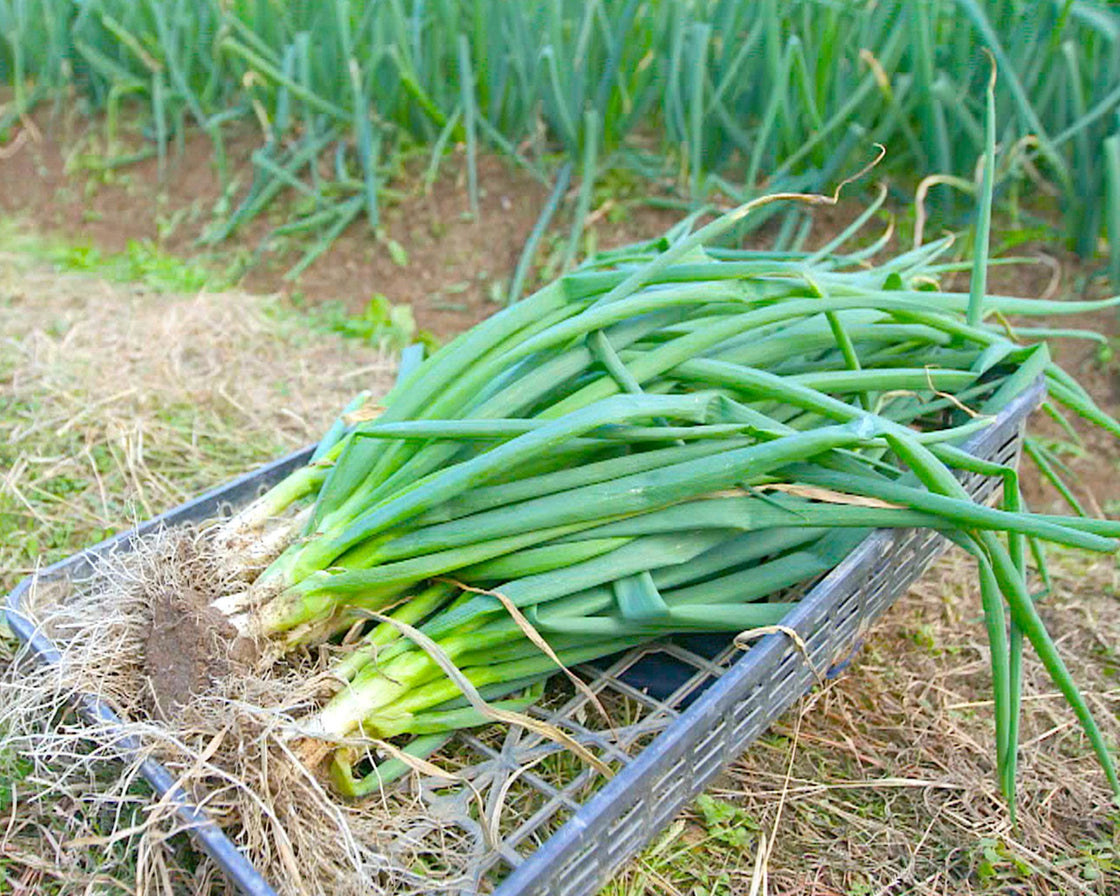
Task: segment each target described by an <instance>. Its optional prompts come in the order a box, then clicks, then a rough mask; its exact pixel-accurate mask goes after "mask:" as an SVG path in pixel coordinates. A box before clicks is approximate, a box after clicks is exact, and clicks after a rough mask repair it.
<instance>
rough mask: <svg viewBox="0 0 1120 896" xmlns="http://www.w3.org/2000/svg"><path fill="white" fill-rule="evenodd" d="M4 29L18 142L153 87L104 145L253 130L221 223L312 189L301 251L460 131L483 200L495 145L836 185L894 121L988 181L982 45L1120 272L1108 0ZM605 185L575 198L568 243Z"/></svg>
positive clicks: (1018, 124)
mask: <svg viewBox="0 0 1120 896" xmlns="http://www.w3.org/2000/svg"><path fill="white" fill-rule="evenodd" d="M0 33H3V34H4V40H3V41H0V82H6V83H7V84H9V85H10V88H11V102H9V103H7V104H6V106H4V107H3V108H0V140H3V138H4V134H5V133H7V134H9V135H11V134H14V133H15V129H16V128H18V121H19V117H20V116H21V115H22V114H23V113H24V112H26V111H27V110H28V109H31V108H33V107H34V106H35V105H37V104H41V103H43V102H45V101H47V100H51V99H56V98H64V97H66V96H71V97H74V98H76V99H78V100H79V101H80V102H81V103H82V104H83V106H84V107H85V108H86V109H88V110H90V111H98V112H101V113H103V114H104V120H105V129H106V131H107V132H108V134H109V135H110V136H111V137H114V136H115V135H117V134H118V132H119V131H120V128H121V120H122V110H123V109H126V108H136V107H139V108H141V109H144V110H146V115H145V116H144V127H143V132H144V139H143V141H142V145H140V146H135V145H134V146H121V148H120V150H119V159H114V158H107V159H106V160H104V161H105V164H107V165H110V166H115V165H116V164H117V163H118V162H119V163H122V164H123V163H126V162H127V161H128V160H129V159H132V158H135V157H137V156H138V155H142V156H151V155H155V156H156V157H157V159H158V160H159V167H160V170H161V171H163V170H165V168H166V163H167V159H168V158H169V157H170V156H171V155H173V154H174V153H175V151H176V148H177V146H179V145H181V141H182V140H183V138H184V135H185V133H186V131H187V130H188V129H194V130H197V131H201V132H204V133H206V134H208V135H209V137H210V139H211V140H212V142H213V148H214V164H215V166H216V167H217V169H218V171H219V174H220V175H221V178H222V181H223V183H224V184H226V185H229V184H230V183H231V182H232V174H231V165H230V162H229V144H230V140H231V138H232V137H233V136H234V135H236V134H240V135H244V134H245V133H246V132H255V133H256V134H257V143H258V148H257V149H256V151H255V152H254V153H253V179H252V183H251V184H250V185H249V186H248V187H247V188H245V189H242V190H240V191H238V200H239V204H238V205H237V206H236V207H235V208H233V209H232V211H231V213H230V214H229V216H228V217H224V219H223V221H222V222H221V223H220V225H219V226H217V227H215V228H214V229H212V230H211V231H210V232H209V234H208V235H207V239H208V240H210V241H220V240H222V239H225V238H226V237H228V236H230V235H231V234H233V233H235V232H237V230H238V229H239V228H240V227H242V226H243V225H244V224H246V223H247V222H249V221H250V220H252V219H253V218H255V217H256V216H258V215H259V214H260V213H261V212H262V211H263V210H264V209H266V208H267V207H268V206H269V205H270V204H271V203H272V202H273V201H274V200H275V198H276V197H277V196H278V195H279V194H280V193H282V192H292V191H294V192H295V193H297V194H300V196H301V197H302V198H303V199H305V200H306V201H307V202H306V209H305V212H304V214H303V215H302V216H300V217H297V218H296V219H294V220H290V221H287V222H285V223H283V224H281V225H279V226H280V228H281V229H282V230H283V232H284V233H288V234H291V233H297V232H298V233H305V234H309V235H311V236H312V237H313V240H312V244H311V246H310V249H309V251H308V259H313V258H314V257H315V256H316V255H317V254H318V253H319V252H321V251H322V249H323V248H325V247H326V246H328V245H329V244H330V242H331V241H332V240H333V239H334V237H335V236H336V235H337V234H338V233H340V232H341V231H342V230H343V229H344V228H346V227H347V226H349V225H350V224H351V223H353V222H354V221H357V220H360V219H363V218H364V219H365V220H366V222H367V223H368V225H369V226H370V227H371V228H374V229H376V228H377V226H378V222H379V214H380V211H379V196H380V195H381V193H382V191H383V189H384V186H385V182H386V180H387V178H389V177H390V176H391V175H392V173H393V171H394V170H395V161H394V160H395V159H396V158H397V157H398V156H399V154H400V153H401V152H402V151H409V152H417V151H419V152H424V153H431V154H432V155H433V165H434V164H436V163H438V156H439V155H440V154H442V153H443V152H444V151H445V150H446V149H447V147H448V146H449V145H452V144H460V145H462V146H464V147H465V148H466V153H467V159H468V169H469V170H468V186H469V191H470V194H471V197H472V208H474V207H476V205H477V189H478V188H477V177H476V172H475V159H476V155H477V151H478V149H479V147H482V146H485V147H489V148H491V149H495V150H498V151H500V152H505V153H508V154H510V155H511V156H513V157H514V158H515V159H516V160H517V161H518V162H519V163H520V164H522V165H523V166H524V167H526V168H527V169H529V170H530V171H531V172H532V173H533V174H534V175H535V176H536V177H538V178H539V179H541V180H542V181H544V182H546V183H548V184H550V185H551V184H552V183H553V182H554V181H555V180H556V179H557V177H558V175H557V170H558V169H557V161H556V160H557V159H560V160H561V161H563V160H567V161H568V162H570V164H571V166H572V170H573V171H574V173H575V175H576V177H577V178H578V179H579V181H580V182H581V183H583V184H593V183H594V182H595V181H597V180H599V179H601V178H602V177H604V176H606V175H607V174H608V173H609V172H611V171H615V170H619V169H622V170H625V171H628V172H632V173H635V174H637V175H638V176H639V177H640V178H642V179H643V180H645V181H646V182H647V183H649V182H650V181H656V182H657V183H659V184H661V185H664V184H666V183H668V184H673V185H675V188H676V192H677V193H678V194H679V195H681V196H683V197H684V198H686V199H687V200H689V201H690V202H692V203H702V202H703V201H704V200H706V199H708V198H710V197H713V196H715V195H718V194H722V195H729V196H731V197H733V198H734V199H739V200H741V199H744V198H749V197H751V196H753V195H757V194H758V193H759V192H760V191H761V190H763V189H764V188H765V189H770V190H773V189H783V188H802V189H809V190H814V189H816V190H820V189H823V188H825V187H826V186H830V185H831V184H833V183H834V182H835V181H836V180H837V179H839V178H840V177H842V176H843V175H844V174H847V173H850V172H851V171H853V170H856V169H858V168H860V167H861V166H862V165H863V164H864V163H865V162H866V161H867V160H868V158H869V157H870V156H871V154H872V149H871V145H872V143H873V142H876V141H878V142H880V143H883V144H884V145H885V146H887V147H888V150H889V153H888V157H887V160H886V162H885V163H884V167H883V169H882V170H883V172H884V173H886V174H889V175H892V176H894V177H896V178H897V180H898V181H899V183H900V185H901V187H902V188H903V189H904V190H908V189H909V188H910V187H911V186H912V185H913V180H914V178H915V177H916V176H918V175H920V174H926V173H937V174H952V175H957V176H959V177H964V178H965V179H967V180H971V179H972V176H973V173H974V171H975V170H976V166H977V162H978V160H979V159H980V157H981V156H982V154H983V153H984V151H985V135H984V125H983V122H984V86H985V84H986V81H987V78H988V73H989V62H988V58H987V57H986V56H985V53H984V51H988V52H989V53H990V54H992V57H994V59H995V61H996V63H997V65H998V69H999V80H998V83H997V88H996V95H995V111H996V120H998V121H999V122H1001V123H1003V124H1002V126H1001V128H1000V129H999V131H998V132H997V133H996V135H995V138H996V142H997V144H998V147H999V153H1000V160H1001V164H1000V166H999V169H998V170H999V172H1000V173H1001V175H1002V180H1003V181H1004V183H1005V184H1007V185H1009V190H1010V192H1011V193H1012V194H1014V193H1016V192H1017V191H1020V190H1026V191H1033V190H1035V188H1034V186H1033V184H1032V183H1031V181H1030V180H1029V179H1027V178H1028V176H1032V177H1033V176H1035V173H1036V172H1040V173H1041V175H1042V176H1043V177H1045V178H1046V179H1048V180H1050V181H1052V182H1053V183H1054V184H1055V186H1056V188H1057V190H1058V193H1059V196H1060V200H1059V207H1060V208H1061V210H1062V213H1063V215H1064V218H1065V233H1066V236H1067V238H1068V240H1069V242H1070V243H1071V244H1072V245H1074V246H1075V247H1076V248H1077V249H1078V250H1079V251H1080V252H1081V253H1082V254H1090V253H1092V252H1093V251H1094V250H1095V247H1096V245H1097V241H1098V238H1099V236H1100V235H1101V233H1102V232H1103V231H1105V230H1107V232H1108V233H1109V236H1110V239H1111V240H1112V251H1113V261H1112V272H1113V275H1114V276H1116V275H1117V271H1120V248H1118V247H1117V243H1118V241H1117V239H1116V234H1115V231H1116V227H1117V226H1118V223H1120V211H1118V209H1120V203H1118V201H1117V194H1118V192H1120V187H1118V184H1120V161H1118V160H1120V152H1118V150H1117V142H1116V141H1117V135H1118V134H1120V123H1118V119H1117V114H1116V113H1117V110H1118V108H1120V13H1118V12H1117V10H1116V7H1115V4H1109V3H1105V2H1101V0H1082V2H1077V3H1065V2H1057V0H1051V2H1041V3H1031V2H1025V0H933V2H928V3H913V4H901V3H879V4H869V3H866V2H862V0H841V2H825V0H793V2H788V3H778V2H777V0H765V2H758V3H741V2H733V0H702V2H695V3H690V4H683V3H675V2H669V0H650V2H645V3H639V2H637V0H594V2H589V3H584V2H576V0H563V2H544V0H533V2H525V3H509V2H505V0H429V2H421V0H396V2H379V3H374V2H369V0H333V2H325V3H290V2H284V0H236V2H219V0H202V2H199V3H194V4H189V5H188V4H184V3H183V2H182V0H143V2H134V0H90V2H86V3H82V4H80V5H74V4H72V3H71V2H69V0H42V2H37V3H28V2H27V0H0ZM1028 135H1030V136H1029V139H1028ZM109 142H110V143H112V142H113V141H112V140H110V141H109ZM1102 144H1103V145H1104V147H1105V151H1103V152H1102V151H1101V147H1102ZM1028 163H1029V164H1028ZM567 170H568V169H567V168H565V167H563V166H562V165H561V166H560V167H559V171H560V172H561V173H564V172H567ZM590 194H591V191H590V188H589V187H583V188H581V189H580V190H578V191H572V193H571V194H570V195H569V196H567V197H565V198H564V202H565V204H568V205H570V206H571V207H573V208H574V209H575V210H576V215H575V228H574V230H573V233H572V235H571V240H570V244H571V245H575V244H576V243H577V241H578V230H579V228H580V227H581V226H582V220H581V218H582V215H581V214H580V213H585V212H586V208H587V204H586V203H587V199H588V197H589V195H590ZM931 207H932V211H933V212H934V214H935V216H937V217H939V218H940V219H942V220H947V219H950V218H954V217H955V218H959V217H961V216H962V215H964V214H967V213H968V210H969V209H970V208H971V202H968V203H964V204H960V203H958V201H957V200H956V199H954V197H953V195H952V194H951V192H949V191H947V189H946V188H945V187H938V188H935V190H934V193H933V195H932V196H931ZM786 220H787V224H788V226H787V227H786V228H783V230H782V233H783V234H785V235H786V237H787V238H792V236H793V235H794V233H795V230H796V224H797V221H798V216H794V217H787V219H786ZM957 223H959V221H958V222H957ZM566 258H567V260H569V261H570V258H571V256H570V253H566ZM307 263H309V261H308V260H305V261H303V262H301V263H300V264H299V265H297V269H296V271H295V272H298V270H302V268H303V267H305V266H306V264H307Z"/></svg>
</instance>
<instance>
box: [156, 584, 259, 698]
mask: <svg viewBox="0 0 1120 896" xmlns="http://www.w3.org/2000/svg"><path fill="white" fill-rule="evenodd" d="M153 598H154V599H153V601H152V608H151V609H152V619H151V623H150V624H149V626H148V631H147V635H146V637H145V638H144V672H145V673H146V674H147V676H148V686H149V687H150V689H151V693H152V698H153V700H154V701H155V713H156V715H157V716H158V717H159V718H161V719H164V720H167V719H171V718H173V717H174V713H175V711H176V710H180V709H182V708H183V707H184V706H186V705H187V704H189V703H190V701H191V698H192V697H194V696H196V695H197V694H200V693H202V692H203V691H205V690H206V689H207V688H208V687H209V686H210V685H212V684H213V683H214V682H215V681H221V680H222V679H225V678H227V677H228V676H229V674H230V671H231V668H232V667H233V664H235V663H240V664H242V665H248V666H251V665H252V664H253V661H254V659H255V658H256V656H257V650H256V649H255V647H254V645H253V644H252V643H251V642H250V641H249V640H248V639H246V638H242V637H239V636H238V634H237V631H236V630H235V629H234V627H233V626H232V625H230V624H229V622H228V620H227V619H226V618H225V616H223V615H222V614H221V613H220V612H218V611H217V610H215V609H214V608H213V607H212V606H210V601H209V598H208V597H207V596H206V595H205V594H203V593H202V592H200V591H197V590H195V589H193V588H187V589H185V590H183V591H181V592H166V591H165V592H160V593H158V594H155V595H153Z"/></svg>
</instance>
